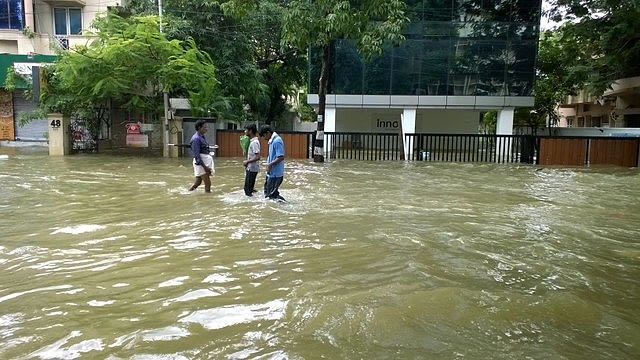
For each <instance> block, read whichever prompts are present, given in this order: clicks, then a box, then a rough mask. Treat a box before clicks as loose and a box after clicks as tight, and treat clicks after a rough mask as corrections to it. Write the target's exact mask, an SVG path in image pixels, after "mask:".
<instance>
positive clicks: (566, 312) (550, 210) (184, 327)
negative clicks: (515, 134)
mask: <svg viewBox="0 0 640 360" xmlns="http://www.w3.org/2000/svg"><path fill="white" fill-rule="evenodd" d="M240 160H241V159H225V158H219V159H216V174H215V175H214V177H213V187H212V189H213V191H212V193H211V194H205V193H204V191H203V189H202V188H200V189H198V190H196V191H195V192H192V193H190V192H188V191H187V190H186V189H187V188H188V186H189V185H190V184H191V183H192V180H193V179H192V169H191V165H190V163H189V159H184V158H182V159H163V158H141V157H125V156H111V155H75V156H70V157H64V158H55V157H49V156H47V155H46V153H44V152H42V151H26V150H15V149H9V150H7V148H0V274H1V276H2V280H1V281H0V358H1V359H75V358H90V359H637V358H638V356H639V355H640V227H639V225H638V224H640V202H639V201H638V199H640V171H639V170H638V169H627V168H621V167H603V168H597V167H591V168H539V167H535V166H516V165H502V164H451V163H449V164H447V163H424V162H414V163H404V162H401V161H398V162H360V161H327V162H326V163H324V164H314V163H313V162H312V161H293V160H290V161H288V162H287V166H288V167H287V170H286V174H285V181H284V183H283V185H282V187H281V193H282V195H283V196H284V197H285V198H287V200H288V202H287V203H284V204H279V203H274V202H270V201H265V200H263V199H261V198H260V197H259V196H258V197H253V198H247V197H245V196H244V194H243V191H242V184H243V176H244V172H243V171H244V170H243V168H242V166H241V165H240ZM258 185H260V186H261V185H262V177H261V176H259V177H258Z"/></svg>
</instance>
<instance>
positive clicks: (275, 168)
mask: <svg viewBox="0 0 640 360" xmlns="http://www.w3.org/2000/svg"><path fill="white" fill-rule="evenodd" d="M270 140H271V143H270V144H269V156H268V157H267V163H271V162H272V161H274V160H275V159H277V158H279V157H281V156H282V157H284V142H282V138H281V137H280V135H278V134H276V133H273V135H271V139H270ZM267 175H269V176H273V177H283V176H284V160H283V161H280V162H279V163H277V164H275V165H272V166H271V172H270V173H269V174H267Z"/></svg>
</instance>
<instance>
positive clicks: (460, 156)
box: [325, 132, 539, 163]
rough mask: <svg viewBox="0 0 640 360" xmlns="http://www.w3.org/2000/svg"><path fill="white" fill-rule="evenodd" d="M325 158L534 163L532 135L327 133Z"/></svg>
mask: <svg viewBox="0 0 640 360" xmlns="http://www.w3.org/2000/svg"><path fill="white" fill-rule="evenodd" d="M325 139H326V144H325V157H326V158H329V159H355V160H375V161H377V160H404V159H405V154H406V160H414V161H438V162H498V163H514V162H524V163H534V161H535V159H536V158H537V151H538V148H539V139H538V138H536V137H534V136H530V135H480V134H407V135H405V136H404V141H401V137H400V135H399V134H388V133H354V132H344V133H343V132H341V133H337V132H331V133H325Z"/></svg>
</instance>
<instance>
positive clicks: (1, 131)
mask: <svg viewBox="0 0 640 360" xmlns="http://www.w3.org/2000/svg"><path fill="white" fill-rule="evenodd" d="M118 5H120V4H119V1H115V0H5V1H1V2H0V141H3V140H4V141H45V140H46V133H47V123H46V120H45V119H42V120H34V121H31V122H29V123H28V124H26V125H24V126H20V124H19V119H20V115H21V114H22V113H23V112H26V111H31V110H33V109H35V108H36V106H37V104H36V102H35V100H34V99H30V98H29V97H28V96H27V94H26V92H25V89H26V88H27V85H26V84H23V86H21V87H22V88H21V89H16V91H14V92H8V91H7V90H5V89H4V83H5V79H6V75H7V69H8V68H9V67H13V68H14V69H15V71H16V72H18V73H20V74H23V75H27V76H31V75H32V74H33V68H34V67H37V66H39V65H42V64H43V63H48V62H52V61H55V58H56V56H55V54H56V51H57V50H60V49H62V50H66V49H69V48H72V47H73V46H75V45H78V44H85V43H86V42H87V41H88V40H89V39H90V38H89V37H88V36H86V34H84V30H85V29H89V28H90V26H91V23H92V22H93V19H94V18H95V17H96V16H97V15H98V14H100V13H103V12H105V11H107V9H108V8H109V7H111V6H118Z"/></svg>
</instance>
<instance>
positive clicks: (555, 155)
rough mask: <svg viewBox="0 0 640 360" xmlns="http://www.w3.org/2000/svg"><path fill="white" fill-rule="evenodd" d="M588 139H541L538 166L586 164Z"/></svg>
mask: <svg viewBox="0 0 640 360" xmlns="http://www.w3.org/2000/svg"><path fill="white" fill-rule="evenodd" d="M587 142H588V139H576V138H541V139H540V152H539V155H538V156H539V159H538V164H540V165H575V166H583V165H585V164H586V162H587V159H586V154H587Z"/></svg>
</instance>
